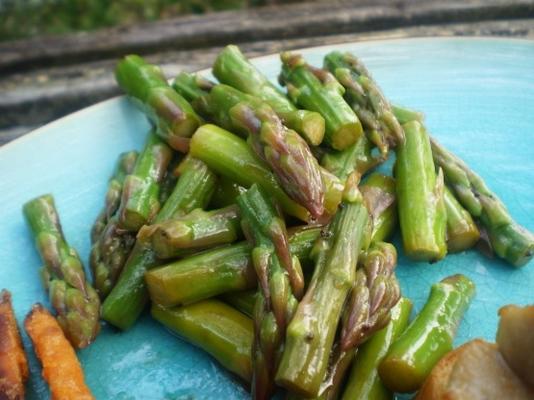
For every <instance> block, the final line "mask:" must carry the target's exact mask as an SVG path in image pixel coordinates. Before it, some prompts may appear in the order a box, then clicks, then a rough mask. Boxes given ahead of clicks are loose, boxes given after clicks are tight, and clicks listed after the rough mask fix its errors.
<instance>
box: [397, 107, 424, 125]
mask: <svg viewBox="0 0 534 400" xmlns="http://www.w3.org/2000/svg"><path fill="white" fill-rule="evenodd" d="M391 109H392V111H393V114H394V115H395V118H397V121H399V123H400V124H402V125H404V124H406V123H407V122H411V121H419V122H421V123H423V121H424V119H425V116H424V115H423V113H421V112H419V111H416V110H412V109H410V108H407V107H404V106H401V105H399V104H393V105H392V106H391Z"/></svg>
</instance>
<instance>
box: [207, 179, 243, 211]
mask: <svg viewBox="0 0 534 400" xmlns="http://www.w3.org/2000/svg"><path fill="white" fill-rule="evenodd" d="M246 191H247V189H245V188H244V187H243V186H241V185H239V184H237V183H235V182H234V181H232V180H230V179H228V178H225V177H219V179H218V180H217V187H216V188H215V192H214V193H213V196H212V197H211V203H210V204H209V206H208V208H223V207H228V206H230V205H232V204H235V199H236V198H237V196H239V195H240V194H243V193H245V192H246Z"/></svg>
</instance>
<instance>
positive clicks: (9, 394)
mask: <svg viewBox="0 0 534 400" xmlns="http://www.w3.org/2000/svg"><path fill="white" fill-rule="evenodd" d="M27 379H28V361H27V360H26V354H25V353H24V348H23V347H22V341H21V339H20V333H19V330H18V328H17V321H16V320H15V314H14V313H13V307H12V305H11V294H10V293H9V292H8V291H7V290H5V289H4V290H2V292H1V293H0V399H2V400H23V399H24V382H26V380H27Z"/></svg>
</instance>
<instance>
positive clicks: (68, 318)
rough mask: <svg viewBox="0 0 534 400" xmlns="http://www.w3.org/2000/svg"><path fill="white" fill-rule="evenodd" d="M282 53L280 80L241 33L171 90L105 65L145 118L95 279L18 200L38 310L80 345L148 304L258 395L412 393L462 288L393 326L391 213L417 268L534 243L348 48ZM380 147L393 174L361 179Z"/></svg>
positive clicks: (51, 220) (502, 253)
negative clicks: (39, 291)
mask: <svg viewBox="0 0 534 400" xmlns="http://www.w3.org/2000/svg"><path fill="white" fill-rule="evenodd" d="M281 61H282V71H281V74H280V83H281V84H282V85H283V86H284V87H285V88H286V89H287V92H286V93H284V92H283V91H282V90H280V89H279V88H278V87H277V86H275V85H274V84H273V83H272V82H270V81H269V80H268V79H267V78H266V77H265V76H264V75H262V73H261V72H260V71H258V70H257V69H256V68H255V67H254V66H253V65H252V64H251V63H250V62H249V61H248V60H247V59H246V58H245V57H244V56H243V54H242V53H241V52H240V50H239V49H238V48H237V47H236V46H228V47H226V48H225V49H224V50H223V51H222V52H221V53H220V54H219V55H218V57H217V59H216V60H215V63H214V66H213V69H212V72H213V75H214V76H215V77H216V78H217V80H218V82H212V81H209V80H207V79H206V78H204V77H202V76H200V75H195V74H188V73H181V74H180V75H178V76H177V77H176V78H175V79H174V81H173V83H172V85H170V84H169V83H168V82H167V80H166V79H165V77H164V76H163V74H162V72H161V70H160V69H159V68H158V67H157V66H154V65H151V64H148V63H147V62H146V61H145V60H143V59H142V58H141V57H139V56H135V55H131V56H127V57H125V58H124V59H122V60H120V61H119V63H118V64H117V68H116V77H117V81H118V83H119V85H120V87H121V88H122V89H123V90H124V91H125V92H126V93H127V94H128V96H129V98H130V99H131V100H132V101H133V102H134V103H135V104H136V105H137V106H139V107H140V108H141V110H143V111H144V112H145V113H146V115H147V116H148V118H149V119H150V120H151V121H152V123H153V131H152V132H151V133H150V134H149V135H148V137H147V140H146V143H145V145H144V147H143V149H142V150H141V151H140V152H139V153H136V152H129V153H124V154H122V155H120V157H119V160H118V162H117V167H116V171H115V172H114V174H113V176H112V178H111V179H110V182H109V187H108V192H107V194H106V199H105V207H104V209H103V210H102V212H101V213H100V215H99V216H98V218H97V220H96V222H95V224H94V226H93V229H92V232H91V239H92V243H93V247H92V251H91V259H90V265H91V270H92V273H93V278H94V279H93V284H94V289H93V287H92V286H91V285H90V284H89V283H88V282H87V280H86V277H85V276H84V272H83V268H82V265H81V262H80V260H79V258H78V256H77V254H76V252H75V251H74V250H73V249H72V248H71V247H69V246H68V244H67V243H66V241H65V238H64V237H63V233H62V231H61V227H60V224H59V218H58V216H57V213H56V211H55V207H54V204H53V200H52V198H51V197H50V196H43V197H41V198H38V199H35V200H32V201H30V202H29V203H27V204H26V205H25V207H24V212H25V215H26V217H27V219H28V222H29V224H30V227H31V229H32V231H33V233H34V235H35V238H36V243H37V247H38V249H39V251H40V253H41V255H42V258H43V262H44V267H43V269H42V271H43V278H44V282H45V285H46V287H47V289H48V290H49V293H50V298H51V303H52V305H53V307H54V308H55V309H56V311H57V313H58V317H59V322H60V324H61V326H62V328H63V329H64V330H65V332H66V333H67V336H68V337H69V339H70V340H71V341H72V342H73V343H74V344H75V345H76V346H77V347H84V346H86V345H87V344H89V343H90V342H91V341H93V340H94V339H95V337H96V335H97V334H98V331H99V317H100V316H101V317H102V318H103V319H104V320H105V321H107V322H108V323H110V324H112V325H114V326H115V327H117V328H120V329H123V330H126V329H128V328H130V327H131V326H132V325H133V324H134V323H135V321H136V320H137V319H138V318H139V316H140V314H141V313H142V311H143V310H144V309H145V307H146V306H147V304H148V303H149V300H151V302H152V308H151V311H152V316H153V317H154V318H155V319H156V320H158V321H159V322H161V323H162V324H164V325H165V326H167V327H168V328H170V329H171V330H173V331H175V332H177V333H179V335H180V336H181V337H184V338H185V339H187V340H190V341H191V342H193V343H195V344H197V345H198V346H200V347H202V348H203V349H205V350H206V351H208V352H209V353H210V354H212V355H213V356H214V357H215V358H216V359H217V360H218V361H219V362H220V363H221V364H222V365H223V366H225V367H226V368H227V369H229V370H230V371H232V372H234V373H235V374H236V375H237V376H239V377H241V378H242V379H243V380H244V381H245V382H248V383H250V384H251V389H252V394H253V397H254V398H256V399H266V398H270V397H271V395H272V394H273V393H274V391H275V389H276V386H277V385H278V386H281V387H283V388H285V389H287V390H288V391H289V392H290V393H291V395H290V396H292V398H321V399H335V398H338V397H341V396H343V398H347V399H352V398H369V399H371V398H384V396H388V393H391V392H390V391H413V390H416V389H417V388H418V387H419V386H420V385H421V384H422V381H423V380H424V378H425V376H426V375H427V374H428V373H429V372H430V370H431V368H432V366H433V365H434V364H435V363H436V362H437V361H438V360H439V358H440V357H441V356H443V354H444V353H445V352H447V351H449V350H450V349H451V348H452V339H453V337H454V332H455V330H456V327H457V326H458V323H459V322H460V320H461V317H462V314H463V312H464V311H465V309H466V307H467V305H468V304H469V301H470V299H471V298H472V296H473V293H474V286H473V283H472V282H471V281H470V280H469V279H468V278H466V277H465V276H462V275H457V276H452V277H448V278H446V279H444V280H443V281H441V282H439V283H436V284H435V285H434V286H433V287H432V290H431V294H430V296H429V301H428V303H427V304H426V306H425V307H424V309H423V310H422V311H421V313H420V314H419V315H418V316H417V317H416V319H415V320H414V321H413V322H412V324H411V325H410V326H409V327H408V328H407V329H406V330H405V329H404V328H405V327H406V325H407V323H408V317H409V314H410V310H411V303H410V301H409V300H408V299H406V298H402V297H401V293H400V288H399V284H398V282H397V279H396V277H395V266H396V261H397V251H396V249H395V247H394V246H393V245H392V244H390V243H388V242H387V240H388V239H389V238H390V237H391V236H392V234H393V233H394V231H395V230H396V228H397V225H400V231H401V235H402V243H403V248H404V252H405V253H406V255H407V256H409V257H410V258H412V259H414V260H417V261H427V262H436V261H438V260H440V259H442V258H443V257H445V255H446V254H447V252H458V251H463V250H466V249H468V248H471V247H473V246H474V245H475V244H476V243H477V242H479V241H480V240H484V241H485V242H487V243H488V244H489V246H490V247H491V249H492V250H493V252H494V253H495V254H496V255H497V256H499V257H501V258H503V259H504V260H506V261H507V262H509V263H510V264H512V265H514V266H521V265H524V264H526V263H527V262H528V261H529V260H530V259H531V258H532V255H533V252H534V237H533V235H532V234H531V233H529V232H527V231H526V230H525V229H523V228H522V227H520V226H519V225H518V224H517V223H516V222H514V221H513V219H512V218H511V216H510V215H509V214H508V212H507V210H506V208H505V206H504V205H503V204H502V203H501V202H500V201H499V199H498V198H497V197H496V196H495V194H493V193H492V192H491V191H490V190H489V189H488V188H487V187H486V185H485V184H484V182H483V180H482V179H481V178H480V177H479V176H478V175H476V174H475V173H474V172H472V171H471V170H470V169H469V168H468V167H467V165H466V164H464V163H463V162H462V161H461V160H459V159H458V158H456V157H455V156H454V155H453V154H452V153H450V152H449V151H448V150H446V149H445V148H443V147H442V146H441V145H440V144H438V143H437V142H436V141H435V140H434V139H433V138H431V137H430V136H429V134H428V133H427V131H426V129H425V126H424V121H423V118H422V115H421V114H420V113H417V112H415V111H412V110H408V109H405V108H403V107H399V106H392V105H390V103H389V102H388V100H387V99H386V98H385V97H384V95H383V94H382V92H381V90H380V88H379V87H378V86H377V84H376V82H375V81H374V80H373V78H372V77H371V75H370V74H369V72H368V71H367V69H366V68H365V67H364V65H363V64H362V63H361V61H360V60H358V59H357V58H356V57H354V56H353V55H351V54H345V53H340V52H332V53H330V54H328V55H327V56H326V57H325V59H324V65H323V68H322V69H321V68H316V67H313V66H311V65H309V64H307V63H306V61H305V60H304V58H303V57H302V56H300V55H298V54H294V53H282V54H281ZM392 149H394V151H395V153H396V162H395V166H394V171H393V176H394V178H392V177H389V176H386V175H382V174H380V173H377V172H372V170H373V169H374V168H375V167H377V166H378V165H380V164H381V163H382V162H384V161H385V160H386V159H388V157H389V156H390V153H391V150H392ZM397 216H398V218H397ZM397 219H398V221H397ZM100 302H102V305H101V306H100ZM403 331H404V333H403ZM395 339H397V340H395ZM393 342H394V343H393ZM392 343H393V344H392ZM390 345H391V348H390ZM351 365H352V368H350V367H351ZM344 382H346V385H345V386H344V387H345V389H344V392H342V389H343V384H344ZM389 395H390V394H389ZM380 396H382V397H380Z"/></svg>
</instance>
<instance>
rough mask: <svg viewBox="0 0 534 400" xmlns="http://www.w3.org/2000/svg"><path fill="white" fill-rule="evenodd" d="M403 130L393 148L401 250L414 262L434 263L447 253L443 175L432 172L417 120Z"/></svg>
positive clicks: (425, 139) (427, 145)
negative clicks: (394, 152)
mask: <svg viewBox="0 0 534 400" xmlns="http://www.w3.org/2000/svg"><path fill="white" fill-rule="evenodd" d="M403 128H404V132H405V135H406V139H405V142H404V143H402V144H400V145H399V146H398V148H397V162H396V164H395V177H396V186H397V199H398V205H399V220H400V227H401V233H402V242H403V245H404V251H405V252H406V255H407V256H409V257H410V258H413V259H414V260H419V261H429V262H435V261H438V260H440V259H441V258H443V257H445V254H446V251H447V245H446V242H445V236H446V228H447V215H446V210H445V203H444V201H443V190H444V189H443V186H444V185H443V174H442V172H441V170H439V172H438V173H437V174H436V172H435V171H436V169H435V167H434V162H433V161H432V152H431V150H430V141H429V138H428V134H427V133H426V130H425V128H424V127H423V126H422V125H421V124H420V123H419V122H417V121H412V122H408V123H407V124H404V125H403Z"/></svg>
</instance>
